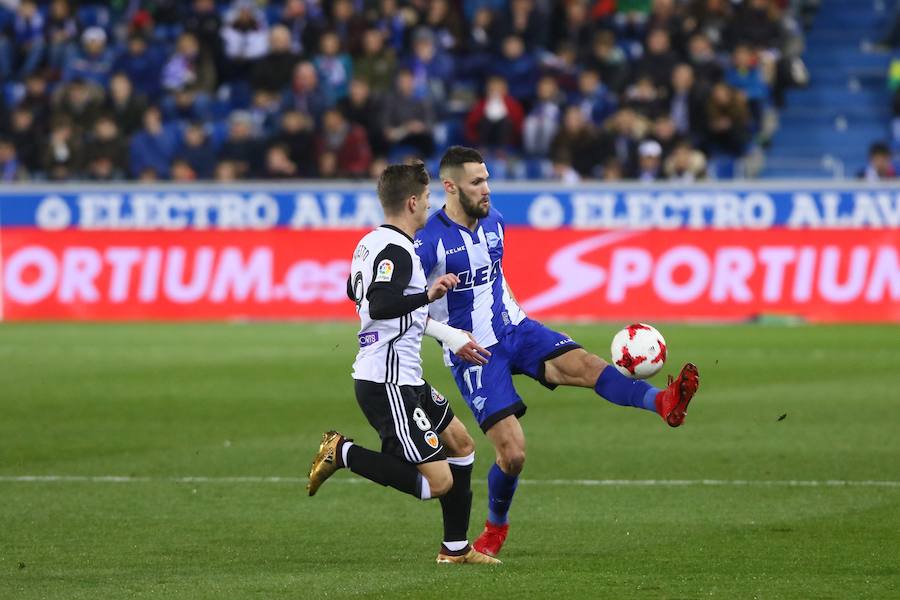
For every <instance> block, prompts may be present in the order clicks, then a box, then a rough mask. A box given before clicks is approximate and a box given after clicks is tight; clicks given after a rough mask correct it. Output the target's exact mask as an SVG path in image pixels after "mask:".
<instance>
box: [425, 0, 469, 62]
mask: <svg viewBox="0 0 900 600" xmlns="http://www.w3.org/2000/svg"><path fill="white" fill-rule="evenodd" d="M424 25H425V27H427V28H428V29H429V30H430V31H431V33H432V34H434V41H435V45H436V46H437V48H438V51H439V52H456V51H457V50H458V49H459V45H460V40H462V39H463V25H462V23H461V22H460V20H459V15H458V13H457V12H456V10H455V8H454V7H453V6H451V5H450V2H449V1H448V0H432V1H431V2H429V3H428V11H427V12H426V14H425V22H424Z"/></svg>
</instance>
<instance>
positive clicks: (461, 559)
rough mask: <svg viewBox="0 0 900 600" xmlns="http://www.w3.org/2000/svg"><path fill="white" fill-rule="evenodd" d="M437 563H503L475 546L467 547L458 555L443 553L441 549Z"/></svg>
mask: <svg viewBox="0 0 900 600" xmlns="http://www.w3.org/2000/svg"><path fill="white" fill-rule="evenodd" d="M437 563H438V564H439V565H448V564H450V565H463V564H465V565H501V564H503V563H502V562H501V561H499V560H497V559H496V558H493V557H491V556H488V555H487V554H482V553H481V552H479V551H478V550H476V549H475V548H472V547H471V546H470V547H469V551H468V552H466V553H465V554H461V555H459V556H453V555H451V554H444V552H443V551H441V553H440V554H438V555H437Z"/></svg>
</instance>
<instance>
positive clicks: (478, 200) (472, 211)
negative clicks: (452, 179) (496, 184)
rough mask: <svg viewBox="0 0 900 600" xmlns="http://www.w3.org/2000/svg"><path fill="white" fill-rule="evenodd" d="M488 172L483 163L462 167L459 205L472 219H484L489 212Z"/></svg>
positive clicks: (468, 164)
mask: <svg viewBox="0 0 900 600" xmlns="http://www.w3.org/2000/svg"><path fill="white" fill-rule="evenodd" d="M488 177H489V175H488V170H487V167H486V166H485V164H484V163H477V164H476V163H466V164H464V165H463V168H462V174H461V176H460V180H459V181H457V182H456V186H457V188H458V189H459V203H460V205H461V206H462V209H463V212H465V213H466V214H467V215H468V216H470V217H472V218H473V219H480V218H482V217H486V216H487V215H488V212H490V210H491V188H490V187H488Z"/></svg>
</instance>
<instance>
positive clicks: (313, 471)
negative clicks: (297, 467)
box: [306, 431, 350, 496]
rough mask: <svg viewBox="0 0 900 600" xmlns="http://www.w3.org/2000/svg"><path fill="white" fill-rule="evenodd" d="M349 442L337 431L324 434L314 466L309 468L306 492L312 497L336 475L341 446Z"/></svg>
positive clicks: (313, 462)
mask: <svg viewBox="0 0 900 600" xmlns="http://www.w3.org/2000/svg"><path fill="white" fill-rule="evenodd" d="M345 440H346V441H348V442H349V441H350V440H347V439H346V438H345V437H344V436H343V435H341V434H340V433H338V432H337V431H326V432H325V433H323V434H322V443H321V444H319V451H318V452H317V453H316V456H315V457H314V458H313V461H312V466H311V467H310V468H309V483H308V484H306V490H307V491H308V492H309V495H310V496H314V495H315V494H316V492H317V491H319V487H321V485H322V484H323V483H325V480H326V479H328V478H329V477H331V476H332V475H334V473H335V471H337V470H338V469H339V468H340V467H339V466H338V457H337V453H338V451H339V449H340V447H341V444H342V443H343V442H344V441H345Z"/></svg>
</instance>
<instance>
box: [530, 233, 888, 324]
mask: <svg viewBox="0 0 900 600" xmlns="http://www.w3.org/2000/svg"><path fill="white" fill-rule="evenodd" d="M767 233H768V232H767ZM773 233H777V232H773ZM634 235H635V234H634V233H633V232H613V233H604V234H601V235H598V236H593V237H590V238H587V239H582V240H579V241H577V242H574V243H571V244H568V245H566V246H564V247H562V248H560V249H558V250H556V251H555V252H553V253H552V254H551V255H550V256H549V258H548V259H547V262H546V271H547V274H548V275H550V276H551V277H552V278H553V279H554V280H555V283H553V284H551V285H550V286H549V287H547V288H546V289H545V290H544V291H542V292H540V293H537V294H535V295H532V296H531V297H530V298H528V299H527V300H525V301H524V302H523V303H522V308H524V309H525V310H526V311H534V312H538V311H545V310H552V309H553V307H557V306H562V305H565V304H567V303H570V302H574V301H576V300H579V299H583V297H584V296H586V295H588V294H597V293H598V292H599V293H600V294H602V298H603V300H604V304H605V305H607V306H609V305H627V303H629V302H630V301H632V300H633V299H634V298H635V297H640V298H647V297H648V296H647V293H648V292H651V296H652V297H653V298H656V299H657V300H659V301H662V302H663V303H664V304H667V305H686V306H692V305H694V303H702V304H706V305H709V304H712V305H738V304H744V305H747V304H750V303H756V304H766V303H769V304H774V303H779V304H789V305H790V304H805V303H810V302H817V303H822V302H824V303H826V304H829V305H838V304H849V303H853V302H864V303H869V304H872V303H889V302H898V301H900V255H898V254H900V253H898V248H897V246H896V245H891V244H889V243H884V244H871V245H867V244H865V243H854V244H848V243H845V244H843V245H837V244H831V243H827V242H826V243H823V244H820V245H814V242H815V240H812V241H813V243H812V244H808V243H795V244H790V243H787V244H766V243H759V242H757V243H753V242H752V241H749V242H748V243H747V244H746V245H742V244H741V243H740V242H741V241H742V237H741V236H737V237H736V238H735V241H737V242H738V243H737V244H734V245H730V244H729V245H718V244H715V243H714V242H712V243H709V244H704V245H694V244H681V245H673V246H667V245H664V242H666V241H667V240H666V239H665V238H663V240H662V242H661V241H660V240H659V239H649V240H646V241H647V244H646V245H645V246H644V245H639V244H634V243H623V242H630V240H629V239H628V238H631V237H633V236H634ZM667 235H668V234H667ZM694 235H697V234H694ZM673 237H674V236H673ZM744 237H746V236H744ZM772 237H774V236H772ZM823 239H825V238H823ZM642 241H644V240H643V239H642ZM766 241H768V240H766ZM804 241H809V240H804ZM854 241H855V242H864V240H863V239H861V238H855V240H854ZM600 249H604V250H605V251H604V252H598V251H599V250H600ZM595 297H596V296H595Z"/></svg>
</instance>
